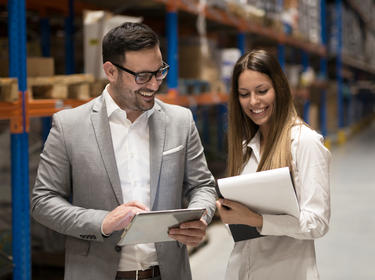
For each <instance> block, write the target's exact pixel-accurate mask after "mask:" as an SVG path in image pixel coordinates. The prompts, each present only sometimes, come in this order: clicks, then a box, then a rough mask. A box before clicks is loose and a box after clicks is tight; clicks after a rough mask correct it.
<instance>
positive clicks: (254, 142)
mask: <svg viewBox="0 0 375 280" xmlns="http://www.w3.org/2000/svg"><path fill="white" fill-rule="evenodd" d="M247 146H248V147H249V148H250V149H251V150H252V151H253V154H254V156H255V158H256V159H257V161H258V162H259V161H260V131H259V129H258V131H257V133H255V135H254V136H253V138H251V140H250V142H249V143H248V144H247Z"/></svg>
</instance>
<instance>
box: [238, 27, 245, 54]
mask: <svg viewBox="0 0 375 280" xmlns="http://www.w3.org/2000/svg"><path fill="white" fill-rule="evenodd" d="M237 47H238V49H239V50H240V52H241V55H243V54H244V53H245V51H246V34H245V32H239V33H238V34H237Z"/></svg>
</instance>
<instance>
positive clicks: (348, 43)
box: [327, 0, 375, 73]
mask: <svg viewBox="0 0 375 280" xmlns="http://www.w3.org/2000/svg"><path fill="white" fill-rule="evenodd" d="M348 2H349V3H350V5H343V9H342V22H341V25H342V32H341V35H342V55H343V61H344V63H346V64H348V65H351V66H353V67H356V68H358V69H361V70H364V71H368V72H372V73H375V24H374V19H373V17H372V16H370V15H373V14H374V13H375V3H374V2H373V1H372V0H369V1H361V3H360V4H359V3H358V2H356V1H348ZM327 26H328V51H329V52H330V54H333V55H337V48H338V46H337V44H338V42H337V38H338V36H337V32H338V30H337V7H336V5H335V4H334V3H330V4H328V6H327Z"/></svg>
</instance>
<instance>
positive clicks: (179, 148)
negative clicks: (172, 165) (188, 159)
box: [163, 145, 184, 156]
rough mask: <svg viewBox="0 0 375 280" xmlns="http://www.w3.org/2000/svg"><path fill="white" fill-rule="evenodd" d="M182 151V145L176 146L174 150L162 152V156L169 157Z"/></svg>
mask: <svg viewBox="0 0 375 280" xmlns="http://www.w3.org/2000/svg"><path fill="white" fill-rule="evenodd" d="M183 149H184V145H180V146H178V147H176V148H173V149H170V150H167V151H164V152H163V156H166V155H170V154H173V153H177V152H179V151H181V150H183Z"/></svg>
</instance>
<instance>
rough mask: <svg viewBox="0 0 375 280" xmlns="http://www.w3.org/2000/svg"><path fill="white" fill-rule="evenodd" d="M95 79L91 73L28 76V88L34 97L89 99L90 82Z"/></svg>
mask: <svg viewBox="0 0 375 280" xmlns="http://www.w3.org/2000/svg"><path fill="white" fill-rule="evenodd" d="M94 81H95V79H94V76H93V75H91V74H74V75H56V76H52V77H35V78H28V79H27V84H28V90H29V92H30V96H31V97H32V98H34V99H42V98H43V99H44V98H54V99H67V98H72V99H78V100H87V99H90V97H91V94H90V90H91V83H93V82H94Z"/></svg>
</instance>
